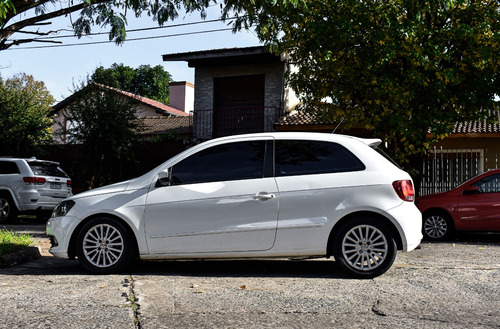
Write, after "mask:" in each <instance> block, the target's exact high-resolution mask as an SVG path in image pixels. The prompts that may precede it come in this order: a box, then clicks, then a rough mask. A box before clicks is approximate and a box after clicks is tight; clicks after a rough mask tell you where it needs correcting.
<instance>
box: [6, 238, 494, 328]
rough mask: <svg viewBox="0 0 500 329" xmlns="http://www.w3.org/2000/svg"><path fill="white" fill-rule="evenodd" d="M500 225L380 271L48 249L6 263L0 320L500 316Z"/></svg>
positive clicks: (374, 321) (369, 322)
mask: <svg viewBox="0 0 500 329" xmlns="http://www.w3.org/2000/svg"><path fill="white" fill-rule="evenodd" d="M42 230H43V229H42ZM499 237H500V236H498V235H496V236H495V235H489V236H479V237H472V238H470V237H467V238H466V239H465V240H463V239H462V240H460V241H455V242H450V243H423V244H422V248H421V249H418V250H415V251H413V252H410V253H398V256H397V258H396V262H395V264H394V266H393V268H392V269H391V270H389V271H388V272H387V273H386V274H384V275H382V276H381V277H378V278H376V279H373V280H354V279H350V278H347V277H345V276H344V275H343V274H342V273H341V272H339V270H338V268H337V267H336V265H335V262H333V261H331V260H326V259H318V260H294V261H290V260H262V261H255V260H251V261H199V262H170V261H169V262H138V263H137V264H136V266H135V269H134V270H133V271H132V272H130V273H125V274H121V275H109V276H97V275H89V274H88V273H86V272H84V271H83V270H82V269H81V268H80V266H79V265H78V263H77V262H76V261H69V260H62V259H56V258H54V257H51V256H43V257H42V258H40V259H38V260H35V261H31V262H29V263H26V264H23V265H19V266H16V267H13V268H8V269H0V302H1V305H2V307H1V308H0V318H1V319H2V321H1V322H0V327H4V328H70V327H71V328H147V329H149V328H323V327H337V328H400V327H406V328H500V325H499V324H500V239H499ZM42 238H43V236H42ZM478 239H479V240H478Z"/></svg>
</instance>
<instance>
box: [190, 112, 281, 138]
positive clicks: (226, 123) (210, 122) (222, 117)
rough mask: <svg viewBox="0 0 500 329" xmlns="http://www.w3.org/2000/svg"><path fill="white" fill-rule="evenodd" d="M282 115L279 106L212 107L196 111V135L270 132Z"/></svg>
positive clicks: (210, 136)
mask: <svg viewBox="0 0 500 329" xmlns="http://www.w3.org/2000/svg"><path fill="white" fill-rule="evenodd" d="M281 115H282V113H281V110H280V108H278V107H259V108H234V109H210V110H196V111H194V120H193V123H194V127H193V130H194V131H193V132H194V137H195V138H199V139H211V138H215V137H222V136H229V135H236V134H245V133H256V132H270V131H273V130H274V123H275V122H276V121H277V120H278V119H279V117H280V116H281Z"/></svg>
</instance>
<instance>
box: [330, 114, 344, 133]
mask: <svg viewBox="0 0 500 329" xmlns="http://www.w3.org/2000/svg"><path fill="white" fill-rule="evenodd" d="M343 122H344V117H342V118H341V119H340V122H339V124H338V125H337V127H335V129H333V131H332V134H335V131H336V130H337V128H338V127H340V125H341V124H342V123H343Z"/></svg>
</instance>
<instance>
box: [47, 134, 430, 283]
mask: <svg viewBox="0 0 500 329" xmlns="http://www.w3.org/2000/svg"><path fill="white" fill-rule="evenodd" d="M378 144H380V140H376V139H360V138H355V137H349V136H342V135H333V134H316V133H263V134H251V135H238V136H231V137H224V138H219V139H214V140H210V141H207V142H205V143H202V144H199V145H197V146H194V147H192V148H190V149H188V150H186V151H184V152H182V153H180V154H178V155H177V156H175V157H173V158H171V159H170V160H168V161H167V162H165V163H164V164H162V165H161V166H159V167H157V168H155V169H153V170H152V171H150V172H148V173H146V174H145V175H143V176H141V177H139V178H135V179H132V180H130V181H127V182H122V183H117V184H114V185H110V186H107V187H102V188H98V189H95V190H92V191H88V192H84V193H81V194H78V195H75V196H73V197H70V198H68V199H67V200H65V201H64V202H62V203H60V204H59V205H58V206H57V207H56V208H55V209H54V212H53V214H52V218H51V219H50V220H49V221H48V223H47V234H48V235H49V236H50V237H51V242H52V247H51V249H50V252H51V253H52V254H53V255H54V256H58V257H67V258H74V257H77V258H78V260H79V261H80V263H81V264H82V266H83V267H85V268H86V269H88V270H90V271H91V272H94V273H102V274H104V273H112V272H116V271H120V270H123V269H125V268H127V267H128V266H129V265H130V264H131V262H132V260H133V259H134V258H137V257H138V258H140V259H207V258H212V259H214V258H218V259H227V258H252V257H253V258H257V257H258V258H262V257H293V258H295V257H329V256H334V258H335V260H336V261H337V262H338V263H339V264H340V266H341V268H343V269H344V270H347V272H349V273H350V274H351V275H354V276H356V277H364V278H370V277H375V276H378V275H380V274H382V273H384V272H385V271H387V270H388V269H389V268H390V267H391V265H392V263H393V262H394V259H395V257H396V251H397V249H400V250H404V251H410V250H412V249H414V248H416V247H417V246H418V245H419V243H420V240H421V238H422V234H421V223H422V218H421V214H420V212H419V211H418V209H417V208H416V207H415V205H414V203H413V198H414V192H413V185H412V181H411V178H410V176H409V175H408V174H407V173H406V172H404V171H403V170H401V169H399V168H398V167H396V166H395V165H394V164H393V163H392V162H390V161H389V160H388V159H386V158H385V157H384V156H383V155H381V154H380V153H379V152H377V151H376V150H375V149H374V147H376V146H377V145H378Z"/></svg>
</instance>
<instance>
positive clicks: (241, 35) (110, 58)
mask: <svg viewBox="0 0 500 329" xmlns="http://www.w3.org/2000/svg"><path fill="white" fill-rule="evenodd" d="M219 16H220V9H219V8H218V7H217V6H214V7H212V8H210V9H209V10H208V17H207V18H206V19H205V21H204V20H202V19H201V18H200V14H199V13H193V14H183V13H181V14H180V15H179V18H177V19H176V20H174V21H171V22H168V23H166V24H165V25H164V26H165V27H166V28H162V29H156V30H150V31H141V32H129V33H127V38H128V39H129V40H130V39H134V38H144V37H159V38H155V39H149V40H140V41H126V42H125V43H124V44H123V45H121V46H117V45H115V44H114V43H104V44H95V45H83V44H84V43H89V42H99V41H108V40H109V39H108V35H107V34H104V35H99V36H90V37H82V38H81V39H77V38H73V37H71V38H63V39H60V40H61V41H62V42H63V44H62V45H64V46H63V47H60V46H58V47H51V46H53V45H54V44H49V43H39V42H37V43H28V44H25V45H22V46H17V47H16V46H13V47H11V49H10V50H3V51H0V75H1V76H2V78H3V79H6V78H9V77H11V76H13V75H14V74H18V73H26V74H29V75H32V76H33V77H34V78H35V79H36V80H38V81H43V82H44V83H45V85H46V87H47V89H48V90H49V91H50V93H51V94H52V96H53V97H54V98H55V99H56V103H57V102H59V101H62V100H63V99H64V98H66V97H68V96H70V95H71V94H72V91H73V90H74V86H78V85H81V83H82V82H84V81H86V78H87V77H88V76H89V75H91V74H92V73H93V72H94V70H95V69H96V68H97V67H99V66H103V67H105V68H108V67H110V66H111V65H112V64H113V63H118V64H120V63H123V64H124V65H127V66H130V67H133V68H137V67H138V66H140V65H151V66H156V65H161V66H163V68H164V69H165V70H166V71H168V72H169V73H170V74H171V76H172V80H173V81H188V82H191V83H195V84H196V82H195V81H194V69H192V68H189V67H188V65H187V63H186V62H163V59H162V55H164V54H172V53H183V52H191V51H200V50H210V49H222V48H234V47H252V46H258V45H260V43H259V40H258V38H257V36H256V35H255V33H254V32H253V31H242V32H238V33H236V34H233V33H232V31H230V30H227V31H219V32H209V33H199V34H190V33H197V32H202V31H213V30H221V29H230V26H228V25H227V23H223V22H208V21H211V20H217V19H218V18H219ZM75 17H76V16H75V15H73V19H75ZM127 20H128V26H127V30H132V29H140V28H149V27H158V24H157V22H155V21H153V19H152V18H151V17H148V16H146V15H144V16H143V17H140V18H136V17H135V16H133V15H129V16H127ZM52 22H53V24H52V25H51V26H49V27H41V28H40V30H42V29H44V30H47V29H50V30H56V29H57V30H59V29H66V31H61V32H59V34H58V35H59V36H60V35H72V34H73V33H72V32H71V30H70V29H71V27H70V18H69V17H59V18H57V19H54V20H52ZM196 22H203V23H201V24H192V25H185V24H191V23H196ZM175 25H184V26H175ZM92 32H106V33H107V32H108V30H107V29H106V28H103V29H100V28H99V27H98V26H97V27H94V28H93V30H92ZM21 37H23V36H22V35H14V36H13V39H15V38H21ZM70 44H79V45H77V46H69V45H70ZM29 47H44V48H39V49H29Z"/></svg>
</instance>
